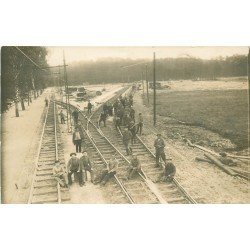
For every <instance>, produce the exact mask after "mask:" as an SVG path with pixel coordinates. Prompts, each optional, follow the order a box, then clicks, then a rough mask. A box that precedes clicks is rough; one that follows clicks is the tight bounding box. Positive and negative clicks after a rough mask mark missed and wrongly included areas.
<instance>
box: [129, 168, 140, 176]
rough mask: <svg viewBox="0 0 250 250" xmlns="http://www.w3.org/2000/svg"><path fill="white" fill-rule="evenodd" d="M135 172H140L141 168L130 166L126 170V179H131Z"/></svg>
mask: <svg viewBox="0 0 250 250" xmlns="http://www.w3.org/2000/svg"><path fill="white" fill-rule="evenodd" d="M136 173H141V170H138V168H130V169H129V172H128V179H131V178H132V177H133V176H134V175H135V174H136Z"/></svg>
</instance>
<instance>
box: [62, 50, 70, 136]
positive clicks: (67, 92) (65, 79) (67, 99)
mask: <svg viewBox="0 0 250 250" xmlns="http://www.w3.org/2000/svg"><path fill="white" fill-rule="evenodd" d="M63 68H64V83H65V93H66V96H65V97H66V106H67V128H68V132H70V130H69V115H70V114H69V113H70V112H69V86H68V78H67V71H66V63H65V55H64V51H63ZM70 120H71V115H70Z"/></svg>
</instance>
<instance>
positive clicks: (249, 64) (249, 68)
mask: <svg viewBox="0 0 250 250" xmlns="http://www.w3.org/2000/svg"><path fill="white" fill-rule="evenodd" d="M247 78H248V114H249V112H250V47H249V48H248V57H247ZM249 129H250V127H249V117H248V132H249ZM249 139H250V135H249V133H248V142H249ZM248 153H249V150H248Z"/></svg>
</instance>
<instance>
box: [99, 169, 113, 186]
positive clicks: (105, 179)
mask: <svg viewBox="0 0 250 250" xmlns="http://www.w3.org/2000/svg"><path fill="white" fill-rule="evenodd" d="M115 174H116V171H113V172H110V173H109V172H108V170H106V171H105V172H104V173H103V175H102V177H101V179H100V182H101V183H103V185H106V183H107V182H108V180H109V179H110V178H111V177H113V176H114V175H115Z"/></svg>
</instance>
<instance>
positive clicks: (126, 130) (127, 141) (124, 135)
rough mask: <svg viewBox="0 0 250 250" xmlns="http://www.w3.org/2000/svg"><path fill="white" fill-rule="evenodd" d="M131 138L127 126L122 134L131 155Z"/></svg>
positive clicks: (128, 153)
mask: <svg viewBox="0 0 250 250" xmlns="http://www.w3.org/2000/svg"><path fill="white" fill-rule="evenodd" d="M131 139H132V134H131V132H130V131H129V130H128V129H127V128H125V129H124V132H123V135H122V141H123V144H124V146H125V149H126V152H127V155H130V154H131V153H132V148H131V147H130V143H131Z"/></svg>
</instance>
